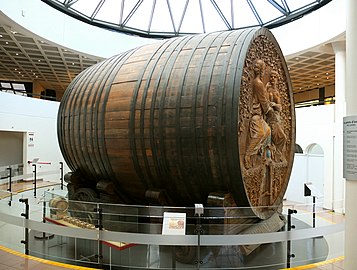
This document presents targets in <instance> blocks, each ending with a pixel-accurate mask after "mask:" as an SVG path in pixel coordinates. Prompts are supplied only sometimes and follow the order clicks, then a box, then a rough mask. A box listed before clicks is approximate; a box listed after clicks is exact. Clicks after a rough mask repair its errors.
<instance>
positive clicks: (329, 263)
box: [0, 181, 343, 270]
mask: <svg viewBox="0 0 357 270" xmlns="http://www.w3.org/2000/svg"><path fill="white" fill-rule="evenodd" d="M53 184H54V183H51V182H46V181H43V182H42V181H40V182H39V184H38V187H39V188H40V187H41V186H42V187H47V186H51V185H53ZM6 188H7V187H6V185H5V186H1V185H0V192H1V190H6ZM12 188H13V191H17V192H19V193H20V192H22V193H31V194H32V190H31V189H32V183H28V182H27V183H24V182H19V183H16V184H13V186H12ZM39 190H41V189H39ZM2 196H3V195H2V194H1V193H0V199H4V196H3V197H2ZM302 210H304V209H302ZM307 210H308V209H307ZM317 218H321V219H324V220H327V221H330V222H331V223H335V222H336V221H338V220H341V219H343V216H342V215H335V214H334V213H323V214H320V215H319V216H318V217H317ZM2 227H3V228H2V231H1V232H0V237H3V236H4V235H5V234H11V233H12V232H7V231H4V229H6V226H2ZM0 241H1V242H3V241H2V239H0ZM5 269H10V270H13V269H38V270H42V269H50V270H52V269H93V268H88V267H80V266H74V265H69V264H64V263H58V262H54V261H49V260H44V259H40V258H37V257H34V256H28V255H25V254H23V253H21V252H19V251H15V250H13V249H9V248H7V247H5V246H1V245H0V270H5ZM290 269H321V270H322V269H324V270H339V269H343V256H340V257H336V258H332V259H328V260H326V261H323V262H319V263H313V264H309V265H304V266H299V267H294V268H290Z"/></svg>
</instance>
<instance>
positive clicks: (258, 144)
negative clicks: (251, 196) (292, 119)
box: [244, 59, 273, 169]
mask: <svg viewBox="0 0 357 270" xmlns="http://www.w3.org/2000/svg"><path fill="white" fill-rule="evenodd" d="M265 68H266V67H265V63H264V61H263V60H261V59H257V60H256V61H255V62H254V80H253V82H252V96H253V104H252V118H251V120H250V123H249V140H248V146H247V149H246V152H245V157H244V163H245V167H246V168H247V169H249V168H251V167H253V166H255V160H254V158H253V157H255V156H256V155H258V154H259V153H260V154H261V155H263V153H264V152H265V151H264V148H265V146H266V145H268V144H270V135H271V129H270V127H269V125H268V124H267V122H266V121H265V117H266V115H268V114H271V113H273V108H272V107H271V106H270V102H269V100H268V95H267V91H266V85H265V84H264V82H263V76H264V73H265Z"/></svg>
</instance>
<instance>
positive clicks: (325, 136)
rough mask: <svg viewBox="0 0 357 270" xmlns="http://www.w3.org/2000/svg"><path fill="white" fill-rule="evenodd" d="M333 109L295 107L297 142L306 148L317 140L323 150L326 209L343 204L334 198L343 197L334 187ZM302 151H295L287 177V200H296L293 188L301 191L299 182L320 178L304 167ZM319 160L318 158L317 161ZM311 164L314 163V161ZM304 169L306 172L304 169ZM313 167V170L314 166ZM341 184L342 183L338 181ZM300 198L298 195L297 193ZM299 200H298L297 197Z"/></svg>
mask: <svg viewBox="0 0 357 270" xmlns="http://www.w3.org/2000/svg"><path fill="white" fill-rule="evenodd" d="M334 110H335V105H324V106H312V107H304V108H297V109H296V143H298V144H299V145H300V146H301V148H302V149H303V150H304V153H306V152H307V149H308V147H309V146H310V145H311V144H313V143H316V144H319V145H320V146H321V147H322V149H323V151H324V157H323V166H322V165H321V166H322V167H323V173H322V174H323V175H321V176H320V177H322V178H323V182H324V185H323V191H322V192H323V194H324V207H326V208H328V209H334V210H336V208H341V207H342V204H341V203H337V204H336V202H334V200H335V198H343V194H339V193H341V192H342V191H341V190H340V189H339V190H336V189H335V188H334V181H336V180H335V179H334V165H333V161H334V152H333V145H334V132H335V128H334V127H335V123H334ZM304 156H305V155H296V156H295V162H294V166H293V173H292V175H291V178H290V182H289V186H288V190H287V193H286V196H285V197H286V199H287V200H295V199H296V197H297V196H299V195H296V194H294V191H296V192H300V191H301V186H302V184H301V183H305V182H309V181H310V182H311V181H319V179H317V178H319V176H316V175H313V174H312V171H314V168H310V169H308V168H307V165H306V162H307V161H304V158H306V157H304ZM316 162H318V163H320V162H321V160H318V161H316ZM314 166H317V165H316V164H315V165H314ZM304 171H305V173H304ZM315 171H316V170H315ZM308 173H309V174H310V176H309V177H310V178H311V179H302V178H306V176H305V175H307V174H308ZM341 185H343V183H341ZM299 198H300V199H301V196H300V197H299ZM298 201H301V200H298Z"/></svg>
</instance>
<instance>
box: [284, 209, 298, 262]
mask: <svg viewBox="0 0 357 270" xmlns="http://www.w3.org/2000/svg"><path fill="white" fill-rule="evenodd" d="M296 213H297V211H296V210H295V209H288V231H291V229H295V225H291V215H292V214H296ZM286 253H287V261H286V268H290V264H291V258H295V254H292V253H291V241H290V240H288V242H287V244H286Z"/></svg>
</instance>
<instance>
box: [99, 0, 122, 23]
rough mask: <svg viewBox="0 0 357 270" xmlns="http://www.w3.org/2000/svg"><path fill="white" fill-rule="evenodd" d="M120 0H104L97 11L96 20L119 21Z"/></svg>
mask: <svg viewBox="0 0 357 270" xmlns="http://www.w3.org/2000/svg"><path fill="white" fill-rule="evenodd" d="M120 14H121V1H118V0H106V1H105V2H104V4H103V6H102V7H101V9H100V10H99V11H98V14H97V16H96V17H95V18H96V19H97V20H101V21H107V22H110V23H117V24H119V23H120Z"/></svg>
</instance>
